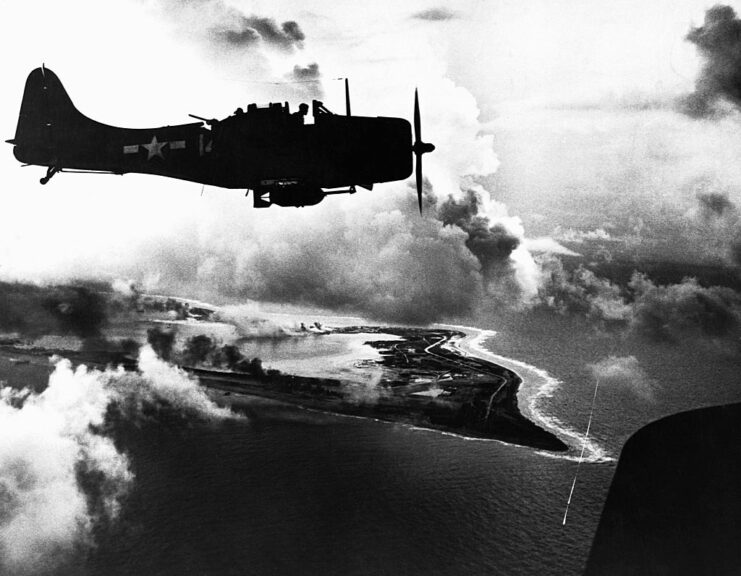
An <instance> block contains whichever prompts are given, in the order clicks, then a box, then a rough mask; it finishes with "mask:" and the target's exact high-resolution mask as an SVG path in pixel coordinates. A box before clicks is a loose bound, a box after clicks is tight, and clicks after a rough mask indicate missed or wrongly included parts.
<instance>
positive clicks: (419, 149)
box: [412, 141, 435, 156]
mask: <svg viewBox="0 0 741 576" xmlns="http://www.w3.org/2000/svg"><path fill="white" fill-rule="evenodd" d="M434 149H435V145H434V144H430V143H429V142H420V141H417V142H415V143H414V146H412V152H414V153H415V154H417V155H418V156H419V155H422V154H427V153H428V152H432V151H433V150H434Z"/></svg>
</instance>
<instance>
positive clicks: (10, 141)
mask: <svg viewBox="0 0 741 576" xmlns="http://www.w3.org/2000/svg"><path fill="white" fill-rule="evenodd" d="M6 142H7V143H8V144H15V139H14V138H11V139H10V140H6Z"/></svg>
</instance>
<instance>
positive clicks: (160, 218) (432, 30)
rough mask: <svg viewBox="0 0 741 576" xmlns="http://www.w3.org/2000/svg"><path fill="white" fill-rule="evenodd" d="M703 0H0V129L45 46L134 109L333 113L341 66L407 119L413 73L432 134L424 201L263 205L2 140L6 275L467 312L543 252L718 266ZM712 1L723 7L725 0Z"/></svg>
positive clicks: (368, 98)
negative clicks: (84, 167) (47, 155)
mask: <svg viewBox="0 0 741 576" xmlns="http://www.w3.org/2000/svg"><path fill="white" fill-rule="evenodd" d="M710 6H712V4H708V3H706V2H701V1H694V0H683V1H668V0H662V1H658V0H654V1H652V2H644V1H641V2H639V1H637V0H619V1H617V2H616V1H612V2H606V1H605V2H602V1H599V2H594V1H586V0H584V1H572V0H569V1H554V0H547V1H546V0H542V1H533V2H529V3H523V2H515V1H502V2H489V1H486V2H485V1H477V2H446V3H444V4H439V3H434V2H429V1H424V2H422V1H416V2H408V3H401V2H380V3H378V2H376V3H367V2H336V1H331V2H330V1H316V2H300V3H299V2H293V1H288V2H274V1H271V2H265V1H260V2H245V1H241V0H234V1H227V0H190V1H188V0H179V1H175V0H173V1H166V0H150V1H145V0H120V1H118V2H106V3H101V2H93V1H82V0H80V1H72V2H65V3H59V2H51V1H48V2H43V1H29V2H24V3H11V2H9V1H4V2H0V7H1V8H0V9H2V16H3V17H2V18H0V49H2V52H3V54H5V57H4V58H3V62H2V64H0V66H2V68H3V78H4V82H3V85H4V90H3V91H2V92H1V93H0V98H2V107H1V108H0V109H2V110H3V114H2V115H0V128H1V129H2V133H3V134H5V136H4V138H12V137H13V135H14V133H15V124H16V121H17V112H18V108H19V105H20V101H21V97H22V91H23V85H24V82H25V78H26V76H27V74H28V73H29V72H30V71H31V70H32V69H33V68H35V67H37V66H39V65H40V64H41V63H42V62H44V63H45V64H46V66H47V67H49V68H51V69H53V70H54V71H55V72H56V73H57V74H58V75H59V77H60V78H61V80H62V82H63V83H64V85H65V87H66V89H67V91H68V92H69V94H70V96H71V98H72V100H73V102H74V103H75V104H76V106H77V107H78V109H79V110H80V111H82V112H83V113H84V114H86V115H87V116H89V117H91V118H94V119H96V120H98V121H101V122H104V123H108V124H112V125H118V126H126V127H146V126H159V125H165V124H178V123H185V122H187V121H188V120H189V119H188V117H187V114H188V113H194V114H198V115H202V116H206V117H223V116H226V115H228V114H230V113H231V112H232V111H233V110H234V109H235V108H236V107H237V106H243V107H244V106H245V105H246V104H247V103H249V102H259V103H264V102H267V101H270V100H271V99H272V100H281V101H283V100H288V101H290V102H291V103H292V105H293V106H294V107H295V106H296V105H297V104H298V103H299V102H301V101H306V100H310V99H311V98H312V97H317V96H320V95H321V97H322V98H323V99H324V102H325V104H326V105H327V106H328V107H329V108H330V109H334V110H338V111H342V109H343V106H344V103H343V92H342V83H341V82H340V81H339V80H337V78H340V77H345V76H347V77H350V78H351V91H352V97H353V112H354V113H356V114H360V115H369V116H375V115H386V116H402V117H406V118H409V119H410V118H411V114H412V99H413V92H414V88H415V87H419V89H420V94H421V105H422V114H423V127H424V135H425V139H426V140H428V141H431V142H434V143H435V145H436V146H437V149H436V151H435V152H434V153H433V154H431V155H429V156H427V157H426V158H425V160H426V170H427V176H428V177H429V179H430V183H431V188H430V190H431V191H430V192H429V194H430V196H429V197H428V199H427V202H428V208H427V212H426V216H425V218H424V219H420V218H419V216H418V214H416V213H415V203H416V200H415V195H414V193H413V191H412V189H411V188H410V187H409V185H408V183H396V184H388V185H382V186H378V187H377V188H376V189H375V190H373V191H372V192H367V191H363V192H361V193H359V194H356V195H355V196H353V197H334V198H330V199H327V200H325V201H324V202H323V203H322V204H320V205H319V206H316V207H312V208H304V209H294V208H277V207H273V208H270V209H268V210H262V211H256V210H254V209H253V208H252V207H251V204H252V201H251V198H248V199H245V198H244V197H243V193H242V192H240V191H236V190H232V191H228V190H222V189H216V188H208V187H207V188H206V189H205V191H204V192H203V194H201V187H200V186H199V185H197V184H193V183H186V182H181V181H175V180H168V179H164V178H157V177H152V176H140V175H127V176H124V177H119V176H99V175H92V176H84V175H72V174H69V175H65V174H61V175H58V176H56V177H55V178H54V180H52V182H51V183H50V184H49V185H47V186H43V187H42V186H40V185H39V184H38V179H39V177H40V176H41V175H43V169H41V168H34V167H29V168H21V167H20V165H19V164H18V163H17V162H16V161H15V159H14V158H13V156H12V153H11V148H10V146H7V148H6V151H5V153H4V154H2V155H0V170H2V174H3V183H2V187H1V188H0V190H1V192H0V219H1V220H0V278H2V279H10V278H15V279H34V280H50V279H61V278H70V277H84V276H93V277H104V278H108V279H114V278H126V279H129V278H130V279H133V280H136V281H138V282H140V283H142V284H143V285H144V286H145V287H147V288H151V289H173V288H179V289H181V290H185V291H190V292H192V293H193V294H194V295H195V294H198V295H204V294H205V295H208V296H210V297H212V298H214V299H219V298H237V299H239V298H254V299H272V300H277V301H286V302H298V303H309V304H316V305H322V306H334V305H341V306H347V307H348V308H351V309H355V310H358V311H360V312H370V313H374V314H378V313H379V312H378V311H379V310H383V312H381V313H380V315H381V316H386V317H394V315H399V314H400V317H404V318H407V319H412V320H423V319H424V318H417V317H415V315H414V314H413V313H412V314H410V313H409V312H408V305H409V304H410V302H415V303H416V304H429V305H430V306H438V307H441V308H444V309H447V310H449V311H450V313H451V314H458V313H463V312H465V311H466V310H467V302H466V299H467V298H475V297H477V295H479V294H480V293H481V292H482V290H483V291H484V292H485V291H486V290H487V289H489V288H490V286H491V283H494V284H496V285H497V289H503V290H505V291H507V290H512V291H515V292H517V293H518V294H519V295H524V296H527V295H528V294H532V293H533V291H534V290H535V289H536V288H537V284H538V281H539V280H538V269H537V265H536V264H535V261H534V258H535V257H536V256H537V254H538V253H542V252H543V251H544V250H545V251H556V252H561V253H566V252H568V251H572V252H574V251H575V252H578V253H583V254H585V258H587V259H588V258H590V257H592V255H593V254H594V253H597V254H602V256H603V257H606V258H607V257H610V258H612V257H615V256H617V257H622V256H626V257H629V258H646V259H651V258H656V259H665V260H672V261H691V262H712V263H719V264H722V263H729V264H731V263H732V262H733V253H732V248H733V245H734V238H735V235H736V232H737V230H738V216H737V211H736V208H735V206H736V205H737V204H738V203H739V202H741V163H739V162H738V159H739V158H741V130H739V129H738V128H739V126H740V124H739V122H740V119H739V117H738V114H737V113H736V112H735V109H734V101H735V95H734V94H733V93H722V92H723V86H721V87H720V88H719V87H718V85H716V84H717V82H716V84H713V83H712V82H709V81H707V79H708V78H709V77H710V76H708V72H707V70H708V67H710V68H711V70H710V72H712V73H713V74H712V78H717V77H718V73H717V72H718V70H717V69H712V62H713V58H714V57H715V56H716V55H717V53H718V51H719V50H721V51H722V48H723V46H721V48H718V47H717V44H718V43H720V44H721V45H722V43H723V36H722V30H721V33H719V34H720V36H719V37H720V40H718V39H717V38H716V36H712V35H710V36H709V35H708V34H705V35H703V34H701V32H702V30H701V31H700V32H695V36H694V40H693V41H692V42H690V41H687V39H686V38H687V35H688V33H689V32H690V30H692V29H693V28H696V27H699V26H703V24H704V23H705V13H706V10H707V9H708V8H710ZM737 8H739V7H738V6H737ZM716 16H717V18H716V20H715V21H714V22H715V23H716V24H717V23H720V24H722V25H723V26H725V25H726V24H727V25H728V26H731V27H732V24H733V18H734V15H733V13H728V12H723V13H718V14H716ZM729 22H730V24H729ZM703 30H705V31H707V30H708V27H707V26H706V27H705V28H704V29H703ZM723 30H725V28H724V29H723ZM708 38H709V39H708ZM713 42H715V44H713ZM701 49H702V50H704V52H703V53H701ZM703 54H704V57H705V59H703ZM708 63H710V64H708ZM703 68H704V69H705V70H706V72H705V76H703ZM724 71H725V72H727V70H726V69H725V68H722V69H721V77H722V73H725V72H724ZM703 79H704V80H703ZM296 80H300V81H301V82H296ZM307 80H317V81H316V82H307ZM721 84H722V82H721ZM693 98H694V99H693ZM698 102H699V104H698ZM605 254H607V255H606V256H605ZM482 279H483V280H484V285H483V287H482ZM487 282H488V283H489V284H487ZM431 286H434V290H433V289H432V288H430V287H431ZM463 292H465V294H466V296H465V297H461V296H460V294H461V293H463Z"/></svg>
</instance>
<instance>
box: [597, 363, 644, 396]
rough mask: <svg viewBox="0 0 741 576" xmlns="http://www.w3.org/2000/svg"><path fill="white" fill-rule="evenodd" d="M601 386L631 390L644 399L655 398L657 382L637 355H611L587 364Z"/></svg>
mask: <svg viewBox="0 0 741 576" xmlns="http://www.w3.org/2000/svg"><path fill="white" fill-rule="evenodd" d="M587 368H588V370H589V372H590V373H591V375H592V377H593V378H594V379H595V380H596V381H597V382H598V384H599V385H600V386H605V387H608V388H618V389H624V390H629V391H630V392H632V393H633V394H635V395H636V396H638V397H639V398H641V399H643V400H653V399H654V392H655V390H656V386H657V383H656V381H655V380H654V379H653V378H650V377H649V376H648V374H647V373H646V371H645V370H644V369H643V367H642V366H641V364H640V362H639V361H638V359H637V358H636V357H635V356H609V357H607V358H605V359H603V360H600V361H599V362H595V363H594V364H589V365H588V366H587Z"/></svg>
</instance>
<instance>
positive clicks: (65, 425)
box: [0, 347, 233, 574]
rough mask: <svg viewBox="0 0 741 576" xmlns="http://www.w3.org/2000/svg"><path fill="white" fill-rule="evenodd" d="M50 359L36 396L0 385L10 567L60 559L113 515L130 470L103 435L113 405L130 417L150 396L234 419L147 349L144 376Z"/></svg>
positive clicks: (3, 533) (1, 564)
mask: <svg viewBox="0 0 741 576" xmlns="http://www.w3.org/2000/svg"><path fill="white" fill-rule="evenodd" d="M54 362H55V368H54V371H53V373H52V374H51V375H50V377H49V385H48V387H47V388H46V389H45V390H44V391H43V392H41V393H40V394H35V393H32V392H30V391H28V390H24V391H17V390H13V389H11V388H3V389H1V390H0V571H7V572H8V573H12V574H23V573H33V572H35V571H38V570H41V569H44V568H47V567H49V566H51V565H53V564H55V563H57V562H59V561H61V560H63V558H64V557H65V555H66V554H69V553H70V552H72V551H74V550H75V549H76V547H78V546H80V545H83V546H84V545H85V544H86V543H89V539H90V538H91V531H92V528H93V526H94V525H95V523H96V521H98V520H101V519H103V517H104V518H106V519H115V518H116V517H117V516H118V514H119V511H120V507H121V505H122V502H123V500H124V497H125V495H126V493H127V491H128V490H129V488H130V487H131V484H132V482H133V481H134V476H133V474H132V472H131V469H130V463H129V460H128V458H127V456H126V454H125V453H122V452H120V451H119V450H118V449H117V448H116V446H115V445H114V442H113V439H112V438H110V437H108V436H106V435H105V433H104V432H103V430H104V424H105V420H106V413H107V410H108V409H109V407H110V406H112V405H114V404H116V405H120V406H121V407H122V408H123V410H124V413H125V414H126V415H128V416H129V417H133V418H138V417H140V416H141V410H142V409H143V408H144V407H145V406H147V405H150V404H152V403H167V404H168V405H170V406H171V407H173V408H174V409H175V410H178V411H180V412H183V413H185V414H190V415H193V416H197V417H200V418H208V419H214V418H216V419H223V418H227V417H232V416H233V414H232V413H231V412H230V411H229V410H226V409H223V408H219V407H217V406H215V405H214V404H213V403H212V402H211V401H210V400H209V399H208V397H207V396H206V394H205V393H204V392H203V390H202V389H201V388H199V387H198V386H197V385H196V383H195V382H194V381H193V380H191V379H190V378H189V377H188V376H187V375H186V374H185V373H183V372H182V371H180V370H178V369H176V368H174V367H172V366H170V365H168V364H166V363H164V362H162V361H160V360H158V359H157V358H156V357H155V355H154V352H153V351H152V350H151V348H149V347H145V348H143V349H142V352H141V358H140V369H141V374H136V373H130V372H125V371H124V370H123V369H120V368H119V369H117V370H113V369H109V370H106V371H98V370H88V369H87V368H86V367H85V366H79V367H77V368H76V369H73V367H72V365H71V363H70V362H69V361H68V360H64V359H59V358H57V359H55V360H54ZM89 473H94V475H95V478H96V482H97V483H98V484H99V486H98V488H99V489H100V492H101V495H102V498H101V501H100V502H97V501H96V502H95V503H93V502H92V501H91V500H90V499H89V498H88V496H87V495H86V494H85V492H84V490H83V488H82V487H81V485H80V474H89Z"/></svg>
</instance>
